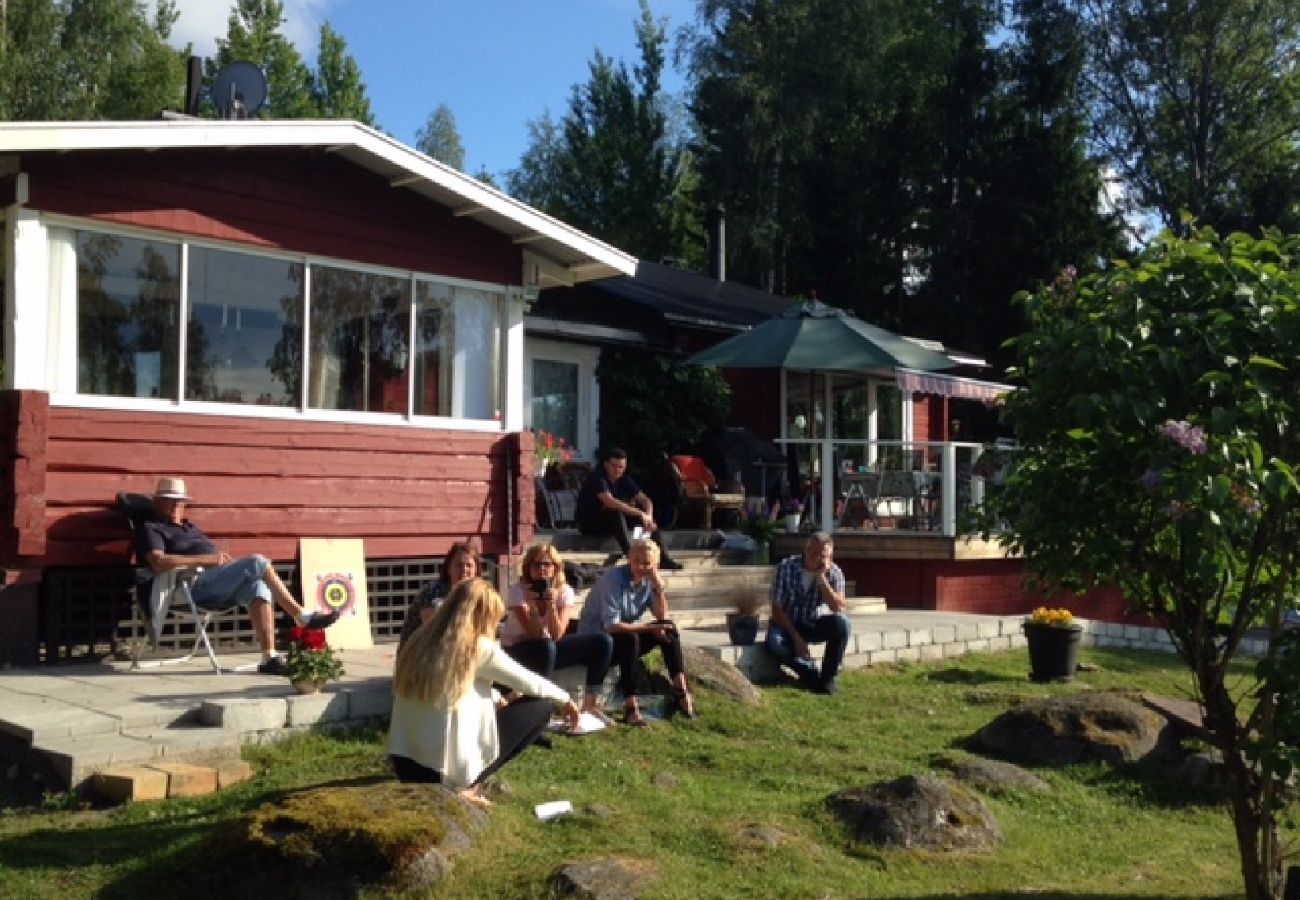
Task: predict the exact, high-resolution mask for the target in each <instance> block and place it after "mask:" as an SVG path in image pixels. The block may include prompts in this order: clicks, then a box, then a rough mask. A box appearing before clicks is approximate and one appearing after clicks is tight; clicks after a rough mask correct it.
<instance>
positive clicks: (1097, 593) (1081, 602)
mask: <svg viewBox="0 0 1300 900" xmlns="http://www.w3.org/2000/svg"><path fill="white" fill-rule="evenodd" d="M836 562H837V563H838V564H839V566H840V567H841V568H842V569H843V570H844V575H845V577H846V578H848V579H850V580H852V581H854V582H855V583H856V585H857V591H858V593H859V594H861V595H863V596H869V597H884V598H885V600H886V602H887V603H888V605H889V606H890V608H892V609H931V610H938V611H941V612H964V613H982V614H984V615H995V616H1012V615H1020V614H1023V613H1028V612H1030V611H1032V610H1033V609H1034V608H1035V607H1037V606H1042V605H1044V604H1047V605H1050V606H1064V607H1066V608H1067V609H1069V610H1070V611H1071V612H1073V613H1074V614H1075V615H1076V616H1080V617H1082V618H1085V619H1097V620H1100V621H1104V622H1126V623H1129V624H1135V625H1150V624H1152V621H1151V619H1150V617H1149V616H1146V615H1144V614H1135V613H1131V612H1129V607H1128V603H1127V602H1126V601H1125V599H1124V596H1123V595H1122V594H1121V593H1120V592H1119V591H1118V590H1116V589H1114V588H1099V589H1096V590H1092V591H1089V592H1087V593H1086V594H1083V595H1078V594H1070V595H1066V596H1053V597H1048V596H1045V595H1044V594H1043V593H1041V592H1040V591H1036V590H1032V589H1030V588H1028V587H1026V586H1025V584H1024V579H1025V563H1024V560H1020V559H984V560H915V559H845V558H843V557H837V558H836Z"/></svg>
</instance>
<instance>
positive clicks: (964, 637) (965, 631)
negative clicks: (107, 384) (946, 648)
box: [954, 622, 979, 641]
mask: <svg viewBox="0 0 1300 900" xmlns="http://www.w3.org/2000/svg"><path fill="white" fill-rule="evenodd" d="M954 627H955V628H956V630H957V640H959V641H969V640H973V639H974V638H977V637H979V634H978V631H977V629H976V628H975V625H974V624H973V623H971V622H961V623H959V624H957V625H955V626H954Z"/></svg>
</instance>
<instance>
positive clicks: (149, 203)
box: [22, 150, 523, 284]
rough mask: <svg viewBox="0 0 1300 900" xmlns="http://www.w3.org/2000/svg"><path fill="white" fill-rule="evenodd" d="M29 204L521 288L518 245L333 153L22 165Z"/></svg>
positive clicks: (115, 155) (35, 160)
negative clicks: (518, 285)
mask: <svg viewBox="0 0 1300 900" xmlns="http://www.w3.org/2000/svg"><path fill="white" fill-rule="evenodd" d="M22 165H23V170H24V171H26V172H27V173H28V175H29V179H30V181H29V184H30V192H31V201H30V204H29V205H30V206H31V207H32V208H34V209H40V210H44V211H47V212H54V213H62V214H65V215H70V216H81V217H86V218H91V219H97V220H99V221H102V222H113V223H117V224H121V225H136V226H140V227H145V228H152V229H158V230H161V231H169V232H176V233H179V234H185V235H191V236H195V237H206V238H217V239H220V240H225V241H234V242H236V243H241V244H248V245H251V246H255V247H262V248H265V249H277V250H289V251H293V252H298V253H312V254H320V255H323V256H331V257H335V258H337V259H342V260H355V261H357V262H364V263H371V264H374V265H384V266H393V267H397V268H402V269H411V270H414V271H417V272H425V273H429V274H434V275H447V276H453V277H457V278H466V279H472V280H477V281H487V282H493V283H499V284H518V283H519V282H520V279H521V277H522V270H523V256H522V251H521V249H520V248H519V247H518V246H516V245H514V244H513V243H512V242H511V240H510V238H509V237H507V236H505V235H502V234H499V233H497V232H495V231H492V230H491V229H489V228H487V227H485V226H482V225H480V224H478V223H476V222H472V221H469V220H466V219H457V218H456V217H455V216H453V215H452V214H451V211H450V210H449V209H447V208H446V207H444V206H442V205H440V204H438V203H435V202H433V201H431V200H428V199H425V198H424V197H421V196H419V195H418V194H415V193H414V192H412V191H410V190H406V189H403V188H394V187H390V186H389V184H388V182H387V181H385V180H384V179H382V178H380V177H379V176H378V175H376V174H374V173H372V172H368V171H366V170H365V169H363V168H361V167H359V166H356V165H352V164H351V163H348V162H347V161H346V160H343V159H340V158H339V157H337V156H335V155H332V154H330V153H327V152H325V151H323V150H247V151H241V152H238V153H234V152H230V151H226V150H160V151H157V152H154V153H149V154H142V153H139V152H136V151H100V152H78V153H67V154H62V155H56V154H30V155H24V156H23V161H22Z"/></svg>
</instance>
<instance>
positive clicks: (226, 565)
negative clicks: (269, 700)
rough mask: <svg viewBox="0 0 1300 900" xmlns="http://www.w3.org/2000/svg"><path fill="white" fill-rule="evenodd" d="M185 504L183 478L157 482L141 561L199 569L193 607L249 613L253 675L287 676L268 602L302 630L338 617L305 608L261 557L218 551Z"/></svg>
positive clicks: (158, 567) (159, 567) (165, 568)
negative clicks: (258, 658) (255, 651)
mask: <svg viewBox="0 0 1300 900" xmlns="http://www.w3.org/2000/svg"><path fill="white" fill-rule="evenodd" d="M189 502H190V497H189V495H188V494H186V493H185V482H184V481H183V480H182V479H180V478H160V479H158V489H157V490H156V491H154V495H153V503H154V509H155V510H157V513H158V515H157V517H156V518H154V519H152V520H150V521H148V522H146V523H145V525H144V529H143V530H142V532H141V538H140V540H141V546H140V547H137V548H136V551H137V554H138V556H139V558H140V560H141V561H142V562H143V563H144V564H145V565H147V566H148V567H149V568H150V569H152V570H153V571H154V572H170V571H172V570H173V569H184V568H188V567H190V566H203V567H204V568H203V571H202V572H200V573H199V576H198V577H197V578H195V579H194V582H193V584H191V585H190V595H191V596H192V597H193V598H194V603H195V605H196V606H198V607H200V608H202V609H227V608H229V607H231V606H239V607H241V608H243V609H247V610H248V615H249V618H251V619H252V621H253V635H254V637H256V639H257V645H258V647H259V648H261V651H262V662H261V665H259V666H258V667H257V671H259V672H261V673H263V674H265V675H284V674H286V669H285V661H284V657H282V656H278V655H277V654H276V652H275V616H274V613H273V611H272V609H271V601H272V600H274V601H275V602H276V604H278V605H279V607H280V608H281V609H283V610H284V611H285V612H287V613H288V614H289V615H290V616H291V617H292V618H293V621H294V623H295V624H296V625H300V626H302V627H304V628H312V629H319V628H328V627H329V626H331V625H333V624H334V623H335V622H337V621H338V618H339V614H338V613H336V612H331V613H318V612H317V613H309V612H306V611H305V610H303V608H302V605H301V604H300V603H299V602H298V601H297V600H295V599H294V597H293V594H291V593H289V589H288V588H287V587H285V586H284V582H283V581H281V580H280V576H279V575H277V574H276V572H275V569H274V568H272V566H271V562H270V560H268V559H267V558H266V557H265V556H262V555H260V554H253V555H252V556H244V557H240V558H239V559H233V558H232V557H231V556H230V554H229V553H226V552H225V551H222V550H218V549H217V547H216V545H215V544H213V543H212V541H211V540H209V539H208V536H207V535H206V534H204V533H203V532H202V531H201V530H200V529H199V527H198V526H197V525H195V524H194V523H193V522H191V521H190V520H189V519H187V518H185V505H186V504H187V503H189Z"/></svg>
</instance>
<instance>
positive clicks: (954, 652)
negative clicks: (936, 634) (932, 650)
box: [943, 641, 966, 659]
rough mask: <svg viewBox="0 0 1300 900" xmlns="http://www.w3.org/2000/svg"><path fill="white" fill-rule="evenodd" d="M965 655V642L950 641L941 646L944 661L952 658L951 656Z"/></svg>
mask: <svg viewBox="0 0 1300 900" xmlns="http://www.w3.org/2000/svg"><path fill="white" fill-rule="evenodd" d="M965 655H966V642H965V641H950V642H948V643H946V644H944V645H943V656H944V659H948V658H949V657H953V656H965Z"/></svg>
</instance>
